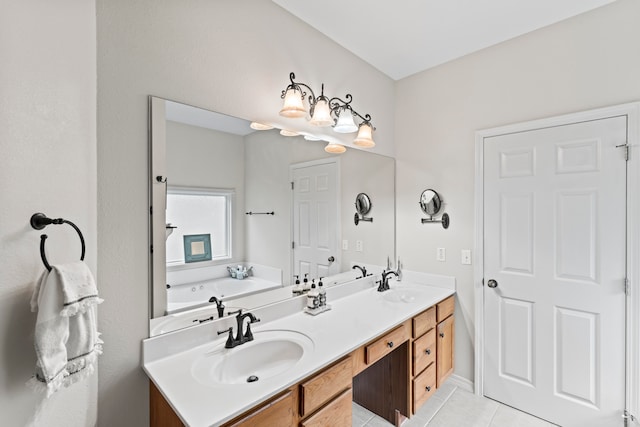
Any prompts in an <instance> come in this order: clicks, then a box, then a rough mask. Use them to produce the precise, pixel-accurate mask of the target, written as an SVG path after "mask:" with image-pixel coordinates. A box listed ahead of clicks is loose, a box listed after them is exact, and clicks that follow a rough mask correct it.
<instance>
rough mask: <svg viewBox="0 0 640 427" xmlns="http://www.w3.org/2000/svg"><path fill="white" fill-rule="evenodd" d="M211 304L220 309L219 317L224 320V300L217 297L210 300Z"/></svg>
mask: <svg viewBox="0 0 640 427" xmlns="http://www.w3.org/2000/svg"><path fill="white" fill-rule="evenodd" d="M209 302H215V303H216V308H217V309H218V317H219V318H222V317H223V316H224V304H222V300H219V299H218V298H216V297H215V296H213V297H211V298H209Z"/></svg>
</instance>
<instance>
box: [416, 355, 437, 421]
mask: <svg viewBox="0 0 640 427" xmlns="http://www.w3.org/2000/svg"><path fill="white" fill-rule="evenodd" d="M435 391H436V365H435V363H433V364H431V365H430V366H429V367H428V368H427V369H426V370H425V371H424V372H423V373H421V374H420V375H418V376H417V377H416V378H415V379H414V380H413V413H414V414H415V413H416V412H418V409H420V407H421V406H422V405H423V404H424V402H426V401H427V399H429V397H431V395H432V394H433V393H434V392H435Z"/></svg>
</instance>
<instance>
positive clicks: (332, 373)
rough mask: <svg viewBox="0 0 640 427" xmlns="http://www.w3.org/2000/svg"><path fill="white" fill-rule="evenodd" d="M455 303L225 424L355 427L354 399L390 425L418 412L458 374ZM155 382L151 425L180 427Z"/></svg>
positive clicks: (398, 329) (404, 326)
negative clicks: (455, 358)
mask: <svg viewBox="0 0 640 427" xmlns="http://www.w3.org/2000/svg"><path fill="white" fill-rule="evenodd" d="M454 306H455V299H454V297H453V296H451V297H449V298H447V299H445V300H443V301H441V302H439V303H438V304H436V305H434V306H432V307H430V308H428V309H427V310H425V311H423V312H422V313H420V314H418V315H416V316H414V317H413V318H411V319H409V320H407V321H405V322H403V323H402V324H400V325H398V326H397V327H395V328H393V329H391V330H390V331H388V332H386V333H384V334H382V335H381V336H379V337H378V338H376V339H374V340H373V341H371V342H369V343H368V344H365V345H363V346H361V347H360V348H358V349H356V350H354V351H353V352H352V353H350V354H349V355H348V356H346V357H344V358H343V359H341V360H340V361H338V362H336V363H334V364H333V365H331V366H329V367H328V368H325V369H322V370H321V371H320V372H317V373H315V374H313V375H311V376H310V377H308V378H307V379H305V380H303V381H302V382H300V383H298V384H296V385H294V386H292V387H291V388H289V389H287V390H285V391H283V392H282V393H280V394H279V395H277V396H275V397H273V398H271V399H270V400H268V401H266V402H264V403H261V404H259V405H258V406H256V407H255V408H252V409H251V410H249V411H247V412H245V413H244V414H242V415H240V416H238V417H237V418H235V419H233V420H231V421H229V422H227V423H226V424H224V425H223V427H232V426H233V427H238V426H245V427H249V426H250V427H272V426H291V427H294V426H298V427H324V426H328V425H330V426H332V427H351V422H352V421H351V415H352V414H351V412H352V401H354V402H356V403H359V404H361V405H362V406H364V407H366V408H368V409H370V410H372V411H373V412H375V413H377V414H378V415H380V416H382V417H383V418H386V419H387V420H389V421H390V422H392V423H394V422H396V423H397V421H398V417H399V416H401V414H405V413H406V414H409V412H411V414H415V413H416V411H417V410H418V409H419V408H420V407H421V406H422V405H423V404H424V403H425V402H426V401H427V400H428V399H429V397H430V396H431V395H432V394H433V393H434V392H435V390H436V389H437V388H438V387H440V385H441V384H442V383H443V382H444V381H445V380H446V379H447V378H448V377H449V376H450V375H451V374H452V373H453V368H454V360H453V359H454V357H453V351H454V338H455V325H454V317H453V312H454ZM150 387H151V389H150V412H151V414H150V416H151V426H153V427H182V426H183V423H182V422H181V421H180V419H179V418H178V416H177V415H176V414H175V412H174V411H173V409H172V408H171V406H170V405H169V404H168V403H167V402H166V400H165V399H164V397H163V396H162V394H161V393H160V392H159V391H158V389H157V388H156V387H155V385H154V384H153V383H151V382H150ZM394 419H395V421H394Z"/></svg>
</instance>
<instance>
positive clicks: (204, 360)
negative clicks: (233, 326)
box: [191, 330, 313, 386]
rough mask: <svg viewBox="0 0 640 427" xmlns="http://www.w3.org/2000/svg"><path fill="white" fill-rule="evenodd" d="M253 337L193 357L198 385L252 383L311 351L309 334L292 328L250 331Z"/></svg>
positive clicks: (280, 371) (290, 365) (283, 370)
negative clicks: (233, 345) (250, 339)
mask: <svg viewBox="0 0 640 427" xmlns="http://www.w3.org/2000/svg"><path fill="white" fill-rule="evenodd" d="M253 336H254V339H253V341H250V342H248V343H245V344H242V345H240V346H238V347H235V348H231V349H227V348H224V343H222V344H219V345H218V346H217V347H216V348H215V349H214V350H213V351H210V352H208V353H206V354H204V355H202V356H200V357H199V358H198V359H196V360H195V362H194V363H193V366H192V367H191V375H192V376H193V377H194V378H195V380H196V381H198V382H199V383H201V384H204V385H210V386H216V385H230V384H252V383H256V382H260V381H262V380H266V379H269V378H273V377H275V376H277V375H281V374H283V373H286V372H287V371H289V370H290V369H292V368H293V367H294V366H295V365H297V364H298V363H299V362H300V361H301V360H302V358H303V357H304V356H305V354H308V353H310V352H311V351H313V341H312V340H311V338H309V337H308V336H306V335H304V334H302V333H299V332H295V331H291V330H267V331H260V332H254V333H253Z"/></svg>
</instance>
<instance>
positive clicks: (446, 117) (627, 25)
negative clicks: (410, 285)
mask: <svg viewBox="0 0 640 427" xmlns="http://www.w3.org/2000/svg"><path fill="white" fill-rule="evenodd" d="M639 16H640V2H638V1H637V0H619V1H617V2H615V3H613V4H611V5H609V6H605V7H603V8H601V9H597V10H594V11H592V12H590V13H586V14H584V15H580V16H577V17H575V18H572V19H570V20H567V21H564V22H561V23H559V24H556V25H553V26H550V27H547V28H544V29H541V30H539V31H536V32H533V33H530V34H527V35H524V36H522V37H519V38H517V39H514V40H511V41H508V42H505V43H502V44H500V45H497V46H494V47H491V48H488V49H485V50H483V51H480V52H478V53H475V54H472V55H469V56H466V57H464V58H461V59H459V60H456V61H453V62H450V63H447V64H444V65H442V66H439V67H437V68H434V69H431V70H428V71H425V72H422V73H419V74H416V75H414V76H411V77H408V78H406V79H403V80H401V81H399V82H398V84H397V86H396V90H397V98H396V134H395V143H396V154H397V168H398V184H397V211H398V218H397V233H398V235H397V239H398V253H399V255H400V256H401V257H402V259H403V261H404V264H405V265H404V266H405V268H406V269H410V270H419V271H425V272H430V273H437V274H447V275H454V276H456V278H457V286H458V295H459V299H458V306H457V307H456V309H457V310H458V311H457V318H456V321H457V324H456V333H457V337H456V374H458V375H461V376H463V377H465V378H467V379H470V380H472V379H473V343H472V340H473V334H474V294H473V293H474V291H473V285H472V280H473V266H466V265H461V264H460V250H461V249H465V248H466V249H472V248H473V245H474V223H473V221H474V205H473V203H474V202H473V200H474V199H473V197H474V173H475V171H474V155H475V154H474V153H475V151H474V150H475V148H474V133H475V132H476V131H477V130H480V129H486V128H491V127H496V126H499V125H504V124H509V123H515V122H521V121H528V120H533V119H538V118H544V117H549V116H554V115H560V114H564V113H570V112H575V111H581V110H588V109H592V108H597V107H603V106H608V105H614V104H620V103H626V102H630V101H637V100H640V78H639V76H640V55H639V54H638V51H639V50H638V49H639V44H638V41H639V40H640V26H639V25H638V23H637V18H638V17H639ZM426 188H434V189H436V190H437V191H438V192H440V193H441V194H442V196H443V198H444V201H445V210H446V212H447V213H449V215H450V216H451V226H450V228H449V229H448V230H443V229H442V228H441V227H439V226H436V225H422V224H420V221H419V218H420V216H421V212H420V210H419V208H418V205H417V201H418V197H419V195H420V193H421V192H422V190H424V189H426ZM438 247H444V248H446V249H447V260H446V262H444V263H443V262H438V261H436V260H435V254H436V248H438Z"/></svg>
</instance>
